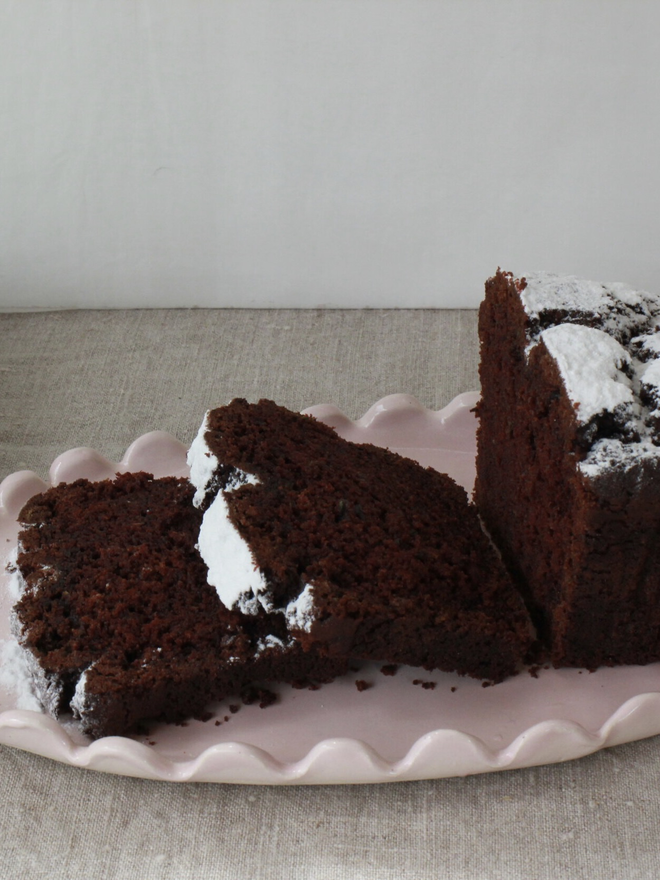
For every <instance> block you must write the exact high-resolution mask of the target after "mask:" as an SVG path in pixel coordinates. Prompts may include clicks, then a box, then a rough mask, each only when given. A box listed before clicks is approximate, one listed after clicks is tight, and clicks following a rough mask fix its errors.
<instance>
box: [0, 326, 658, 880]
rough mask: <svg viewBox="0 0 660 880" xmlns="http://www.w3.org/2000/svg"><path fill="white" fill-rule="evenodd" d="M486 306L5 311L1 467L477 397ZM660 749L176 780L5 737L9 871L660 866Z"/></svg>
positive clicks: (404, 874)
mask: <svg viewBox="0 0 660 880" xmlns="http://www.w3.org/2000/svg"><path fill="white" fill-rule="evenodd" d="M477 361H478V347H477V341H476V313H475V312H472V311H408V310H401V311H381V310H376V311H271V310H264V311H261V310H260V311H250V310H245V311H243V310H227V311H198V310H192V311H185V310H173V311H166V310H156V311H119V312H98V311H80V312H60V313H44V314H30V315H19V314H14V315H7V314H5V315H0V478H2V477H4V476H6V475H7V474H8V473H10V472H12V471H15V470H18V469H22V468H26V467H27V468H30V469H32V470H36V471H37V472H38V473H40V474H41V475H42V476H45V475H46V473H47V469H48V466H49V464H50V463H51V461H52V460H53V459H54V458H55V456H56V455H58V454H59V453H60V452H62V451H64V450H66V449H69V448H71V447H73V446H82V445H86V446H92V447H95V448H96V449H98V450H99V451H100V452H102V453H103V454H104V455H106V456H108V457H110V458H118V457H121V455H122V454H123V452H124V450H125V448H126V447H127V446H128V445H129V444H130V443H131V442H132V441H133V440H134V439H135V438H136V437H138V436H139V435H140V434H142V433H144V432H146V431H149V430H153V429H162V430H166V431H170V432H171V433H173V434H174V435H176V436H178V437H179V439H181V440H182V441H184V442H189V440H190V439H191V438H192V437H193V436H194V433H195V432H196V430H197V427H198V425H199V423H200V421H201V418H202V415H203V413H204V410H205V409H206V408H207V407H208V406H211V405H215V404H218V403H223V402H226V401H227V400H229V399H230V398H231V397H235V396H245V397H247V398H248V399H251V400H254V399H258V398H259V397H272V398H274V399H276V400H277V401H278V402H280V403H283V404H285V405H287V406H289V407H292V408H294V409H300V408H303V407H306V406H310V405H312V404H316V403H334V404H336V405H337V406H339V407H340V408H341V409H342V410H344V412H346V413H347V414H348V415H350V416H351V417H353V418H355V417H358V416H360V415H362V414H363V413H364V412H365V411H366V410H367V409H368V407H369V406H370V405H371V404H372V403H374V402H375V401H376V400H378V399H379V398H380V397H383V396H384V395H386V394H390V393H393V392H399V391H403V392H406V393H409V394H413V395H415V396H416V397H417V398H419V400H420V401H421V402H422V403H423V404H425V405H426V406H429V407H432V408H436V409H437V408H439V407H441V406H443V405H444V404H446V403H448V402H449V400H451V399H452V398H453V397H454V396H455V395H456V394H458V393H459V392H462V391H470V390H475V389H476V388H477ZM659 749H660V740H659V739H658V738H654V739H651V740H646V741H644V742H640V743H633V744H630V745H625V746H620V747H618V748H615V749H610V750H607V751H604V752H600V753H598V754H596V755H593V756H590V757H588V758H585V759H583V760H580V761H575V762H572V763H569V764H562V765H555V766H549V767H542V768H531V769H528V770H520V771H512V772H505V773H496V774H490V775H483V776H475V777H470V778H467V779H449V780H433V781H423V782H415V783H398V784H391V785H387V784H385V785H380V786H374V785H370V786H345V785H342V786H322V787H309V788H307V787H292V788H283V787H254V786H228V785H208V784H170V783H159V782H150V781H145V780H140V779H127V778H123V777H116V776H107V775H104V774H99V773H93V772H89V771H81V770H76V769H73V768H70V767H64V766H61V765H59V764H57V763H54V762H51V761H48V760H46V759H44V758H40V757H36V756H33V755H30V754H27V753H25V752H22V751H19V750H16V749H11V748H7V747H4V748H3V747H0V786H1V787H0V878H30V880H33V878H34V880H42V878H43V880H65V878H66V880H78V878H85V880H95V878H103V880H106V878H107V880H110V878H131V880H133V878H139V880H151V878H154V880H155V878H158V880H187V878H195V880H206V878H225V877H226V878H250V880H273V878H278V880H279V878H299V877H300V878H319V880H323V878H333V880H385V878H388V880H389V878H393V880H394V878H396V880H407V878H415V880H425V878H452V880H473V878H489V880H491V878H493V880H494V878H503V880H509V878H513V880H516V878H521V880H556V878H558V877H562V878H563V877H565V878H570V880H582V878H584V880H587V878H588V880H620V878H623V880H629V878H630V880H641V878H657V877H658V876H660V843H659V842H658V838H659V836H658V830H657V829H658V826H659V824H660V786H659V784H658V781H657V777H658V769H659V768H660V751H659Z"/></svg>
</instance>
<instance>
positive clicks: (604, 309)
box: [475, 271, 660, 668]
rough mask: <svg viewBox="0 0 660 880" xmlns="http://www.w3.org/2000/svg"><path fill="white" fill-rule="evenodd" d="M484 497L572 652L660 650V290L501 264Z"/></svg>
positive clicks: (481, 409) (552, 645)
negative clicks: (518, 272)
mask: <svg viewBox="0 0 660 880" xmlns="http://www.w3.org/2000/svg"><path fill="white" fill-rule="evenodd" d="M479 334H480V340H481V367H480V377H481V386H482V398H481V401H480V403H479V405H478V413H479V420H480V427H479V431H478V456H477V483H476V488H475V500H476V503H477V506H478V508H479V510H480V512H481V515H482V517H483V519H484V521H485V524H486V526H487V528H488V530H489V531H490V533H491V534H492V536H493V538H494V540H495V542H496V543H497V545H498V546H499V548H500V550H501V552H502V554H503V557H504V559H505V560H506V562H507V564H508V566H509V568H510V570H511V571H512V573H513V574H514V576H515V578H516V580H517V582H518V585H519V587H520V589H521V590H522V591H523V593H524V595H525V596H526V599H527V602H528V605H529V607H530V609H531V611H532V614H533V617H534V619H535V623H536V624H537V626H538V628H539V631H540V633H541V635H542V637H543V640H544V641H545V643H546V645H547V646H548V649H549V651H550V656H551V659H552V661H553V662H554V663H555V665H558V666H564V665H567V666H584V667H587V668H595V667H597V666H601V665H605V664H610V665H611V664H639V663H647V662H651V661H655V660H659V659H660V541H659V540H658V533H659V529H660V504H659V503H658V499H659V498H660V297H658V296H655V295H653V294H650V293H645V292H640V291H636V290H633V289H631V288H629V287H627V286H625V285H623V284H600V283H596V282H591V281H583V280H580V279H577V278H575V277H572V276H571V277H562V276H557V275H550V274H547V273H540V272H539V273H533V274H526V275H525V276H524V277H522V276H521V277H515V276H514V275H513V274H511V273H506V272H501V271H498V272H497V274H496V275H495V276H494V277H493V278H491V279H490V280H489V281H488V282H487V283H486V296H485V299H484V302H483V303H482V306H481V309H480V314H479Z"/></svg>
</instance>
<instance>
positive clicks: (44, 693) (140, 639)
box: [13, 473, 346, 737]
mask: <svg viewBox="0 0 660 880" xmlns="http://www.w3.org/2000/svg"><path fill="white" fill-rule="evenodd" d="M192 494H193V493H192V488H191V486H190V484H189V482H188V481H187V480H183V479H176V478H174V477H167V478H162V479H154V478H153V477H151V476H150V475H149V474H145V473H129V474H124V475H120V476H118V477H117V478H116V479H115V480H113V481H111V480H104V481H101V482H95V483H93V482H89V481H88V480H77V481H75V482H73V483H70V484H61V485H58V486H56V487H54V488H51V489H49V490H47V491H46V492H44V493H43V494H40V495H37V496H35V497H34V498H32V499H31V500H30V501H29V502H28V503H27V504H26V506H25V507H24V508H23V510H22V512H21V514H20V517H19V519H20V521H21V523H22V524H23V530H22V531H21V533H20V535H19V541H20V543H19V553H18V556H17V560H16V563H15V566H14V572H13V580H14V583H15V592H17V593H18V594H19V596H20V598H19V600H18V602H17V603H16V605H15V608H14V612H13V629H14V632H15V635H16V637H17V639H18V641H19V643H20V644H21V645H22V646H23V647H24V648H25V652H26V657H27V659H28V663H29V666H30V669H31V672H32V678H33V682H34V689H35V691H36V694H37V696H38V698H39V700H40V702H41V703H42V705H43V706H44V708H45V709H46V710H47V711H48V712H49V713H50V714H52V715H53V716H55V717H58V716H59V715H60V714H61V713H63V712H67V711H69V710H70V711H72V712H73V714H74V716H75V717H77V718H78V719H79V721H80V726H81V729H82V730H83V732H84V733H86V734H88V735H90V736H92V737H100V736H106V735H110V734H124V733H126V732H130V731H131V730H133V729H134V728H135V726H136V725H137V724H138V723H139V722H142V721H145V720H151V719H160V720H164V721H182V720H183V719H185V718H187V717H188V716H192V715H199V714H201V713H203V712H204V711H205V709H206V708H207V706H208V704H209V703H210V702H211V701H217V700H221V699H223V698H224V697H228V696H231V695H236V694H238V693H239V692H240V691H241V690H242V689H243V688H245V687H246V686H248V685H250V684H253V683H256V682H261V681H264V682H265V681H287V682H297V681H305V680H315V681H327V680H329V679H330V678H332V677H334V675H336V674H341V673H343V672H344V671H345V670H346V664H344V663H342V662H337V661H334V660H332V661H331V660H328V659H326V658H320V657H319V656H318V655H316V654H314V653H311V654H310V653H309V652H303V650H302V648H301V646H300V645H299V644H297V643H296V642H295V640H293V639H292V638H291V636H290V635H289V634H288V632H287V628H286V625H285V622H284V618H283V617H282V615H266V614H265V613H263V614H260V615H256V616H253V617H251V618H245V617H244V616H243V615H241V614H240V613H239V612H236V611H229V610H228V609H227V608H225V606H224V605H222V603H221V602H220V601H219V600H218V596H217V594H216V591H215V590H214V589H213V588H212V587H210V586H209V585H208V584H207V582H206V566H205V565H204V563H203V562H202V560H201V559H200V557H199V554H198V553H197V550H196V549H195V544H196V541H197V535H198V532H199V526H200V523H201V514H200V512H199V511H198V510H196V508H195V507H194V506H193V505H192Z"/></svg>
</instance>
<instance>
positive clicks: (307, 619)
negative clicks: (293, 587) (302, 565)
mask: <svg viewBox="0 0 660 880" xmlns="http://www.w3.org/2000/svg"><path fill="white" fill-rule="evenodd" d="M284 616H285V617H286V622H287V625H288V626H289V628H290V629H300V630H303V631H304V632H309V631H310V629H311V628H312V624H313V623H314V620H315V615H314V588H313V587H312V585H311V584H306V586H305V589H304V590H303V591H302V592H301V593H300V595H299V596H298V597H297V598H296V599H294V600H293V601H292V602H289V604H288V605H287V606H286V608H285V610H284Z"/></svg>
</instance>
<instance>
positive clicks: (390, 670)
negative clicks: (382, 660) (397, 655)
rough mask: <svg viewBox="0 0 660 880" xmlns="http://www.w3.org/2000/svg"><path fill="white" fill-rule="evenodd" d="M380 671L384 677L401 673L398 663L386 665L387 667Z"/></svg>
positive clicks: (381, 668)
mask: <svg viewBox="0 0 660 880" xmlns="http://www.w3.org/2000/svg"><path fill="white" fill-rule="evenodd" d="M380 671H381V672H382V673H383V675H396V674H397V672H398V671H399V667H398V666H397V665H396V663H386V664H385V666H381V667H380Z"/></svg>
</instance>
